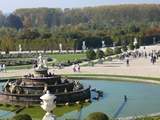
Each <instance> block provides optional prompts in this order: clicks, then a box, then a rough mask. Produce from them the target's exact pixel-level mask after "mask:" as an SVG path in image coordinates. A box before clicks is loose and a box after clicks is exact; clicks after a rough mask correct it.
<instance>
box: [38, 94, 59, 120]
mask: <svg viewBox="0 0 160 120" xmlns="http://www.w3.org/2000/svg"><path fill="white" fill-rule="evenodd" d="M40 99H41V100H42V102H41V108H42V109H43V110H45V111H46V114H45V116H44V117H43V119H42V120H56V116H55V115H54V114H52V112H51V111H52V110H53V109H54V108H55V107H56V104H55V100H56V96H54V95H52V94H50V92H49V91H47V92H46V94H44V95H43V96H41V97H40Z"/></svg>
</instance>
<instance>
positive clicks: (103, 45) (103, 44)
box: [102, 40, 106, 48]
mask: <svg viewBox="0 0 160 120" xmlns="http://www.w3.org/2000/svg"><path fill="white" fill-rule="evenodd" d="M104 47H106V45H105V42H104V40H102V48H104Z"/></svg>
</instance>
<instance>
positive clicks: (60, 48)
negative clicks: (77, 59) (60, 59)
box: [59, 43, 62, 53]
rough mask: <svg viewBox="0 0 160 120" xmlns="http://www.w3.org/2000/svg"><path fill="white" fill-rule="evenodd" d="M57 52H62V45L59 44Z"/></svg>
mask: <svg viewBox="0 0 160 120" xmlns="http://www.w3.org/2000/svg"><path fill="white" fill-rule="evenodd" d="M59 52H60V53H61V52H62V43H59Z"/></svg>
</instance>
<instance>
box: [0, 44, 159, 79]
mask: <svg viewBox="0 0 160 120" xmlns="http://www.w3.org/2000/svg"><path fill="white" fill-rule="evenodd" d="M141 50H143V49H142V48H141V49H140V51H141ZM146 50H147V51H152V50H160V46H159V45H155V46H148V47H146ZM72 69H73V68H72V66H70V67H65V68H63V69H55V68H51V69H50V71H51V72H54V73H55V74H77V73H78V74H107V75H108V74H109V75H128V76H145V77H159V78H160V58H159V59H158V60H157V63H156V64H154V65H152V64H151V63H150V58H149V57H148V58H136V59H132V58H131V59H130V66H126V64H125V61H119V60H113V61H112V62H107V61H106V62H105V63H104V64H96V65H95V66H94V67H91V66H82V67H81V72H73V70H72ZM32 72H33V69H23V70H22V69H21V70H9V71H7V72H1V73H0V77H11V76H23V75H26V74H29V73H32Z"/></svg>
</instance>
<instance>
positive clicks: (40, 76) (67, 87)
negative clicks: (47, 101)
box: [0, 54, 91, 105]
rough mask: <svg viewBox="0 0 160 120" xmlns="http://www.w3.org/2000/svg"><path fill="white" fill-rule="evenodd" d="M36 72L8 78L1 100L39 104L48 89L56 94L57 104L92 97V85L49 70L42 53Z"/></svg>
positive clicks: (35, 67) (35, 68) (0, 92)
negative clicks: (63, 76)
mask: <svg viewBox="0 0 160 120" xmlns="http://www.w3.org/2000/svg"><path fill="white" fill-rule="evenodd" d="M34 72H35V73H34V74H32V73H31V74H28V75H25V76H24V77H22V78H17V79H15V80H13V81H12V80H8V81H7V82H6V83H5V85H4V86H3V90H2V91H0V95H1V99H0V102H5V103H11V104H25V105H30V104H39V103H40V99H39V98H40V96H42V95H43V94H45V93H46V91H47V90H49V91H50V93H51V94H54V95H55V96H56V103H57V104H66V103H69V104H70V103H75V102H76V101H85V100H86V99H90V98H91V93H90V86H85V85H83V84H81V83H80V82H78V81H75V80H70V79H67V78H66V77H65V78H62V77H61V76H60V75H55V74H53V73H51V72H48V67H47V65H46V61H45V60H44V59H43V58H42V55H41V54H40V55H39V57H38V60H37V64H36V65H35V66H34Z"/></svg>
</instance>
